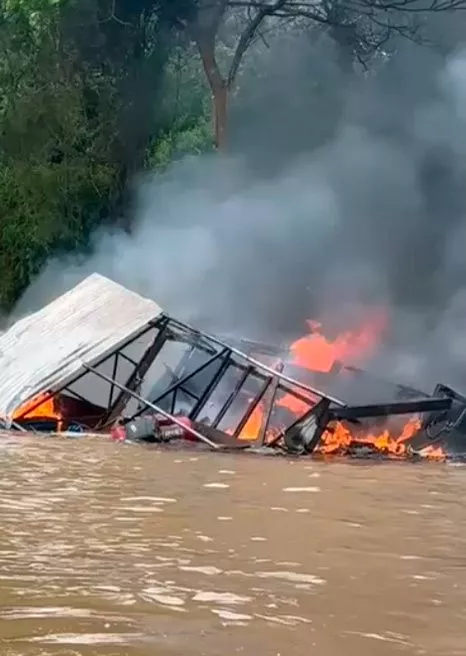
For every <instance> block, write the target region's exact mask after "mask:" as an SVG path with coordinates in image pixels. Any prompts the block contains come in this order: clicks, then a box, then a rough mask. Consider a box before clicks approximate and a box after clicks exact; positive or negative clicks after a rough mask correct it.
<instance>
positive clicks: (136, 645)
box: [0, 437, 466, 656]
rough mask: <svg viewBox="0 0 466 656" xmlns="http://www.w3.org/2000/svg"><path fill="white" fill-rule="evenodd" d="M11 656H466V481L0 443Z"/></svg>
mask: <svg viewBox="0 0 466 656" xmlns="http://www.w3.org/2000/svg"><path fill="white" fill-rule="evenodd" d="M0 458H1V462H2V477H1V478H0V526H1V529H0V642H1V643H2V644H1V651H0V653H1V654H2V655H3V654H4V655H5V656H20V655H21V656H29V655H33V654H34V655H38V656H49V655H50V656H58V655H60V656H61V655H64V656H66V655H79V656H90V655H96V656H97V655H99V656H100V655H110V654H112V655H113V656H125V655H128V656H153V655H154V654H158V655H161V656H164V655H174V654H175V655H179V656H181V655H184V654H205V655H206V656H211V655H222V656H225V655H230V654H245V655H249V654H250V655H252V656H255V655H256V654H257V655H259V654H260V655H261V656H262V655H263V656H268V655H271V656H277V654H280V655H281V656H289V655H290V656H293V655H298V654H299V655H303V656H304V655H306V656H307V654H309V653H315V654H318V655H319V656H338V655H339V654H344V655H345V656H348V655H349V656H351V655H352V654H357V655H358V656H385V655H388V654H398V653H400V654H401V653H403V654H409V655H411V654H416V655H428V656H430V655H432V656H434V655H435V656H442V655H445V656H460V655H461V656H464V654H465V653H466V633H465V631H464V626H465V624H464V621H465V619H466V574H465V569H464V568H465V564H466V563H465V560H466V556H465V553H466V521H465V520H466V509H465V507H466V504H465V501H464V499H465V497H466V470H464V469H463V468H462V467H453V466H446V465H438V464H426V463H423V464H420V465H410V464H406V463H389V464H383V465H380V464H374V463H369V464H363V465H362V464H354V463H341V462H340V463H337V462H335V463H330V464H329V463H319V462H312V461H309V460H299V461H298V460H296V461H287V460H284V459H281V458H261V457H260V456H246V455H244V454H242V455H234V456H233V455H221V454H207V453H202V454H197V453H195V454H193V452H186V453H182V452H165V453H161V452H158V451H156V450H152V449H149V448H143V447H138V446H130V445H121V444H119V445H116V444H113V443H110V442H107V441H106V440H103V439H102V440H101V439H94V440H93V439H90V438H89V439H87V438H81V439H75V440H70V439H68V440H67V439H59V438H56V439H53V438H36V439H30V438H24V437H23V438H16V439H13V438H2V440H1V441H0Z"/></svg>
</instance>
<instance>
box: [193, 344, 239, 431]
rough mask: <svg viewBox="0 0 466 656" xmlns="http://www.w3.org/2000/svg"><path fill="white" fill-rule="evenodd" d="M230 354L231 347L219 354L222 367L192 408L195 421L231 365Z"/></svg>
mask: <svg viewBox="0 0 466 656" xmlns="http://www.w3.org/2000/svg"><path fill="white" fill-rule="evenodd" d="M230 355H231V351H230V349H229V348H225V349H223V351H222V352H221V353H220V354H219V356H218V357H219V359H221V360H222V363H221V365H220V367H219V368H218V370H217V373H216V374H215V376H213V377H212V379H211V381H210V383H209V384H208V385H207V387H206V388H205V390H204V392H203V393H202V394H201V396H200V397H199V400H198V401H197V403H195V404H194V408H193V409H192V410H191V412H190V413H189V418H190V419H191V420H193V421H195V420H196V419H197V417H198V416H199V413H200V412H201V411H202V408H203V407H204V406H205V404H206V403H207V401H208V400H209V397H210V395H211V394H212V392H213V391H214V389H215V388H216V387H217V385H218V383H219V382H220V380H221V379H222V378H223V375H224V374H225V372H226V370H227V369H228V367H229V366H230Z"/></svg>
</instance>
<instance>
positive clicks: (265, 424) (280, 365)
mask: <svg viewBox="0 0 466 656" xmlns="http://www.w3.org/2000/svg"><path fill="white" fill-rule="evenodd" d="M284 367H285V364H284V362H283V361H282V360H280V361H279V362H277V364H276V365H275V370H276V371H277V372H278V373H280V374H281V373H282V372H283V369H284ZM279 384H280V379H279V378H278V376H276V377H275V378H274V379H273V381H272V385H271V386H270V390H269V398H268V399H267V403H266V406H265V412H264V417H263V419H262V426H261V430H260V433H259V437H258V442H259V445H260V446H264V444H265V440H266V439H267V431H268V429H269V424H270V417H271V415H272V411H273V407H274V405H275V398H276V396H277V391H278V386H279Z"/></svg>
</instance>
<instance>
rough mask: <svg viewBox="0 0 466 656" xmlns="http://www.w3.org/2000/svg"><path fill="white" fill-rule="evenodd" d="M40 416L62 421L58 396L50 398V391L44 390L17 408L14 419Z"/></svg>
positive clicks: (37, 417)
mask: <svg viewBox="0 0 466 656" xmlns="http://www.w3.org/2000/svg"><path fill="white" fill-rule="evenodd" d="M39 418H41V419H52V420H57V422H59V423H60V422H61V421H62V415H61V413H60V411H59V409H58V399H57V397H52V398H50V393H48V392H42V393H40V394H38V395H37V396H35V397H33V398H32V399H30V400H29V401H26V403H24V404H23V405H22V406H20V407H19V408H17V410H16V411H15V413H14V415H13V419H39Z"/></svg>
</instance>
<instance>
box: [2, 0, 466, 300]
mask: <svg viewBox="0 0 466 656" xmlns="http://www.w3.org/2000/svg"><path fill="white" fill-rule="evenodd" d="M465 5H466V2H463V0H321V1H320V2H315V1H312V0H311V1H309V2H298V1H297V0H268V1H260V0H3V2H1V3H0V53H1V56H0V308H3V310H8V309H9V308H11V307H12V305H13V304H14V303H15V301H16V300H17V299H18V297H19V296H20V295H21V293H22V292H23V291H24V290H25V288H26V287H27V286H28V284H29V282H30V281H31V279H32V278H33V277H34V276H35V275H36V274H37V273H38V272H39V271H40V269H41V267H42V266H43V265H44V263H45V262H46V261H47V259H48V258H49V257H50V256H51V255H53V254H56V253H60V252H70V251H77V250H80V249H86V248H87V247H88V244H89V237H90V235H91V234H92V232H93V231H94V230H95V229H96V228H97V227H98V226H101V225H102V224H105V223H117V224H118V225H120V226H121V227H122V229H124V230H131V221H130V219H129V217H130V216H131V213H130V212H129V211H127V210H128V207H129V204H130V202H131V193H130V192H131V183H132V180H133V179H134V176H135V175H136V174H137V173H138V172H139V171H141V170H144V169H149V168H150V169H154V168H155V169H162V170H163V169H164V168H165V167H166V166H167V165H168V164H169V163H170V162H171V161H172V160H173V158H175V157H179V156H182V155H183V154H185V153H201V152H203V151H206V150H210V149H212V148H213V147H217V148H221V149H225V148H226V147H227V144H228V139H227V132H228V129H227V126H228V109H229V103H230V96H231V95H232V93H233V92H234V90H235V84H236V82H237V80H238V75H239V74H240V72H241V66H242V65H244V64H245V63H246V57H247V55H248V53H249V52H250V50H251V48H254V45H255V44H256V45H257V44H259V45H260V46H262V45H263V44H264V43H265V44H266V45H267V39H268V35H270V34H271V33H272V32H275V33H276V32H277V31H282V32H290V31H291V32H293V31H295V32H296V33H298V32H299V33H303V32H306V33H309V34H310V35H312V34H314V33H315V34H317V32H320V33H321V32H322V31H326V33H327V34H328V36H329V37H330V38H331V39H332V40H333V41H334V43H335V44H336V45H337V47H338V51H339V60H340V63H341V66H342V69H345V70H347V71H353V69H354V67H355V65H358V64H360V65H361V68H367V67H370V66H371V61H372V60H373V59H374V58H375V57H377V56H380V55H381V54H383V55H384V56H385V55H387V53H390V52H391V50H393V49H394V48H395V43H396V39H399V38H400V36H402V37H409V38H413V39H421V38H422V34H423V28H424V23H425V21H426V17H427V16H433V15H436V14H440V13H445V12H448V11H453V10H455V11H456V10H460V9H462V8H464V6H465ZM211 99H213V105H211ZM212 117H213V118H214V130H213V132H212V130H211V128H210V123H211V119H212Z"/></svg>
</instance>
